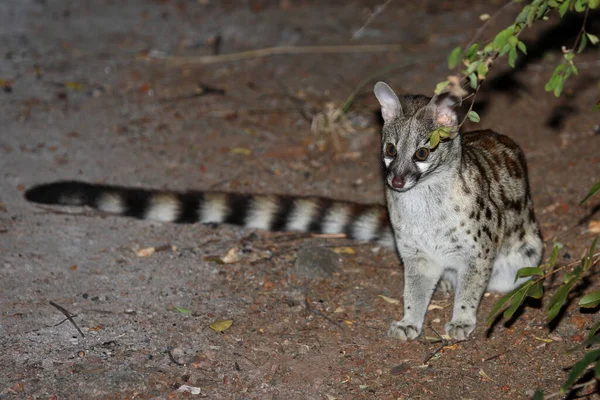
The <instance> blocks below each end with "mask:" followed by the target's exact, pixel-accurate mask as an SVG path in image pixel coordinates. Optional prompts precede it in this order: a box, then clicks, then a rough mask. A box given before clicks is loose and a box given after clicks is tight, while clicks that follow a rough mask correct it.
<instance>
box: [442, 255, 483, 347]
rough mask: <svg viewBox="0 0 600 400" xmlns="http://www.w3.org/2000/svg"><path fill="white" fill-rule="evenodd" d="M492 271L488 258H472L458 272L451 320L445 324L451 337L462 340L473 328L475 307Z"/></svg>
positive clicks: (475, 320)
mask: <svg viewBox="0 0 600 400" xmlns="http://www.w3.org/2000/svg"><path fill="white" fill-rule="evenodd" d="M491 272H492V264H491V262H490V260H489V259H474V260H472V261H471V263H470V265H469V266H468V267H467V268H465V270H464V271H460V272H459V274H458V282H457V287H456V295H455V296H454V311H453V313H452V320H451V321H450V322H449V323H447V324H446V333H447V334H448V335H449V336H450V337H451V338H453V339H457V340H464V339H466V338H467V337H468V336H469V335H470V334H471V332H473V330H474V329H475V325H476V324H477V308H478V307H479V303H480V301H481V296H482V295H483V292H484V291H485V288H486V286H487V283H488V281H489V278H490V274H491Z"/></svg>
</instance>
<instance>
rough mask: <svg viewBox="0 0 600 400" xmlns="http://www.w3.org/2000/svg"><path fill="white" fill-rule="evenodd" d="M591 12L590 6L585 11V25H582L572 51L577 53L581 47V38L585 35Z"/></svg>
mask: <svg viewBox="0 0 600 400" xmlns="http://www.w3.org/2000/svg"><path fill="white" fill-rule="evenodd" d="M589 12H590V7H589V6H588V7H587V8H586V9H585V14H584V15H583V23H582V24H581V29H580V30H579V33H578V34H577V37H576V38H575V43H573V47H572V48H571V51H575V49H576V48H577V46H578V45H579V41H580V40H581V36H583V34H584V33H585V24H586V23H587V19H588V14H589Z"/></svg>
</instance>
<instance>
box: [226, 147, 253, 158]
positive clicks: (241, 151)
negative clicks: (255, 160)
mask: <svg viewBox="0 0 600 400" xmlns="http://www.w3.org/2000/svg"><path fill="white" fill-rule="evenodd" d="M229 152H230V153H231V154H243V155H245V156H249V155H250V154H252V150H250V149H247V148H245V147H234V148H233V149H231V150H229Z"/></svg>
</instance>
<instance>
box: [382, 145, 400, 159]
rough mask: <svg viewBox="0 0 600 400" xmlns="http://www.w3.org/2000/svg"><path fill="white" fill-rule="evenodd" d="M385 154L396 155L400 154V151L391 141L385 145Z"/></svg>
mask: <svg viewBox="0 0 600 400" xmlns="http://www.w3.org/2000/svg"><path fill="white" fill-rule="evenodd" d="M385 154H386V155H387V156H388V157H396V156H397V155H398V151H397V150H396V146H394V145H393V144H391V143H388V144H386V145H385Z"/></svg>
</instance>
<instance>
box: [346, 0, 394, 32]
mask: <svg viewBox="0 0 600 400" xmlns="http://www.w3.org/2000/svg"><path fill="white" fill-rule="evenodd" d="M392 1H393V0H387V1H386V2H385V3H383V4H380V5H378V6H377V7H375V9H374V10H373V12H372V13H371V15H369V18H367V20H366V21H365V23H364V24H363V26H361V27H360V29H358V30H357V31H356V32H354V34H353V35H352V39H358V38H360V37H361V36H362V32H363V31H364V30H365V28H366V27H367V26H368V25H369V24H370V23H371V22H372V21H373V20H374V19H375V18H376V17H377V16H378V15H379V14H381V13H382V12H383V11H384V10H385V8H386V7H387V6H388V5H389V4H390V3H391V2H392Z"/></svg>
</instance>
